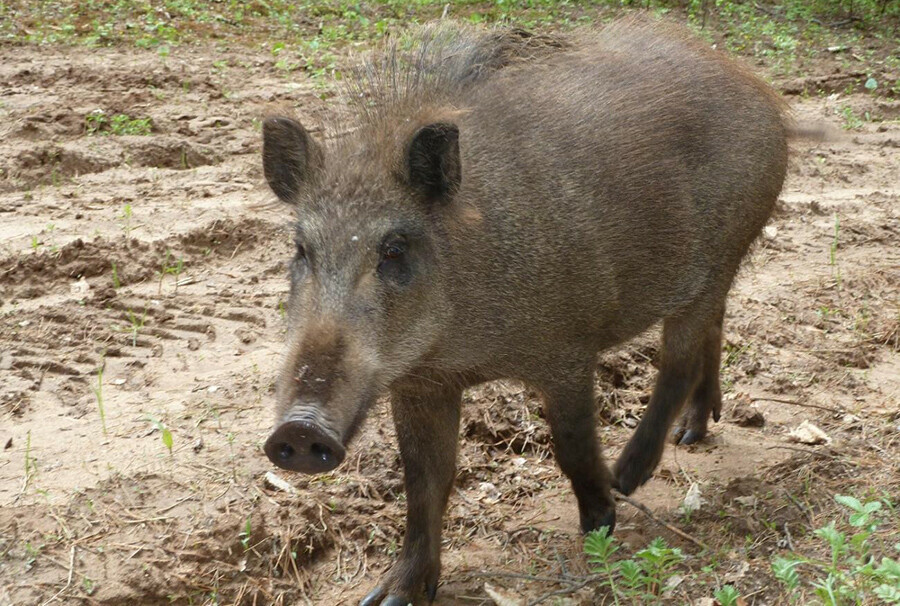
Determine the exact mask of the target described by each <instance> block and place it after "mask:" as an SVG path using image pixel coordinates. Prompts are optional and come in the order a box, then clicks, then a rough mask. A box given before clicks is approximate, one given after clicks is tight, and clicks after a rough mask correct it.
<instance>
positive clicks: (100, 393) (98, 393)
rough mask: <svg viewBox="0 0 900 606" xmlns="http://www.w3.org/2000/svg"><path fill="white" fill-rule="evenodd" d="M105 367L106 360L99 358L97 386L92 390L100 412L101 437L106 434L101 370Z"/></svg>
mask: <svg viewBox="0 0 900 606" xmlns="http://www.w3.org/2000/svg"><path fill="white" fill-rule="evenodd" d="M105 366H106V359H105V358H104V357H103V356H101V357H100V367H99V368H97V385H96V386H95V387H94V388H93V389H94V397H96V398H97V409H98V410H99V411H100V426H101V427H102V428H103V435H107V433H106V409H105V408H104V407H103V369H104V367H105Z"/></svg>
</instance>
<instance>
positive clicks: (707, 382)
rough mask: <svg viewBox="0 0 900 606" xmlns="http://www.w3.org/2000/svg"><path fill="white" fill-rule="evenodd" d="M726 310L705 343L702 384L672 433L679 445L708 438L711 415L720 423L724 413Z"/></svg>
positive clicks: (715, 323)
mask: <svg viewBox="0 0 900 606" xmlns="http://www.w3.org/2000/svg"><path fill="white" fill-rule="evenodd" d="M724 316H725V310H724V308H723V309H721V310H720V311H719V312H718V314H717V319H716V321H714V322H713V325H712V326H711V327H710V328H709V330H708V331H707V333H706V339H705V341H704V342H703V353H702V355H703V361H702V362H701V365H702V367H701V369H700V373H701V375H700V382H699V383H698V384H697V387H696V388H695V389H694V393H693V394H691V399H690V400H689V402H688V408H687V410H686V411H685V413H684V415H683V416H682V417H681V421H680V422H679V424H678V425H676V427H675V431H674V432H672V438H673V440H674V442H675V443H676V444H693V443H694V442H699V441H700V440H702V439H703V438H705V437H706V426H707V423H709V417H710V415H712V418H713V420H714V421H716V422H718V420H719V416H720V415H721V413H722V390H721V387H720V385H719V363H720V362H721V359H722V320H723V318H724Z"/></svg>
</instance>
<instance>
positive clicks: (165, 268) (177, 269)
mask: <svg viewBox="0 0 900 606" xmlns="http://www.w3.org/2000/svg"><path fill="white" fill-rule="evenodd" d="M170 260H172V251H171V250H166V258H165V259H163V263H162V267H161V268H160V270H159V288H158V289H157V292H158V294H160V295H161V294H162V283H163V278H165V277H166V276H167V275H172V276H175V292H176V293H177V292H178V276H180V275H181V272H183V271H184V259H183V258H182V257H179V258H178V260H177V261H175V262H174V263H173V264H172V265H169V261H170Z"/></svg>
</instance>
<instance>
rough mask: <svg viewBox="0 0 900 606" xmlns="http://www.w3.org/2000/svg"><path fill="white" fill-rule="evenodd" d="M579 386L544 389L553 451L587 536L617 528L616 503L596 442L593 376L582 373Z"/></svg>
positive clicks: (571, 385) (588, 373) (562, 385)
mask: <svg viewBox="0 0 900 606" xmlns="http://www.w3.org/2000/svg"><path fill="white" fill-rule="evenodd" d="M579 374H583V375H584V376H583V377H581V379H582V380H580V381H579V382H577V383H572V384H568V383H566V384H551V385H549V386H542V388H541V390H542V391H543V392H544V406H545V410H546V414H547V420H548V421H549V423H550V431H551V432H552V434H553V450H554V452H555V453H556V459H557V461H558V462H559V467H560V469H562V471H563V473H565V474H566V476H568V478H569V480H571V482H572V489H573V490H574V491H575V497H576V498H577V499H578V512H579V514H580V517H581V529H582V530H583V531H584V532H590V531H592V530H596V529H598V528H600V527H601V526H607V527H609V531H610V532H612V530H613V527H614V526H615V524H616V503H615V501H614V500H613V498H612V494H611V493H610V474H609V470H608V469H607V468H606V464H605V463H604V462H603V457H602V455H601V453H600V445H599V444H598V442H597V433H596V422H595V419H594V410H595V409H596V404H595V403H594V389H593V380H592V374H591V373H590V372H584V373H579Z"/></svg>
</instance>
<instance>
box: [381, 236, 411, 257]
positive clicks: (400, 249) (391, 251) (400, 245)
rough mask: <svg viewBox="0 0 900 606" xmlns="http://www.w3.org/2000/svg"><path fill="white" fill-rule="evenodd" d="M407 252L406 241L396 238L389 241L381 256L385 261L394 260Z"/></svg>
mask: <svg viewBox="0 0 900 606" xmlns="http://www.w3.org/2000/svg"><path fill="white" fill-rule="evenodd" d="M404 253H406V242H402V241H399V240H395V241H393V242H389V243H387V244H386V245H385V246H384V248H383V249H382V251H381V258H382V260H384V261H394V260H396V259H399V258H400V257H402V256H403V255H404Z"/></svg>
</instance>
